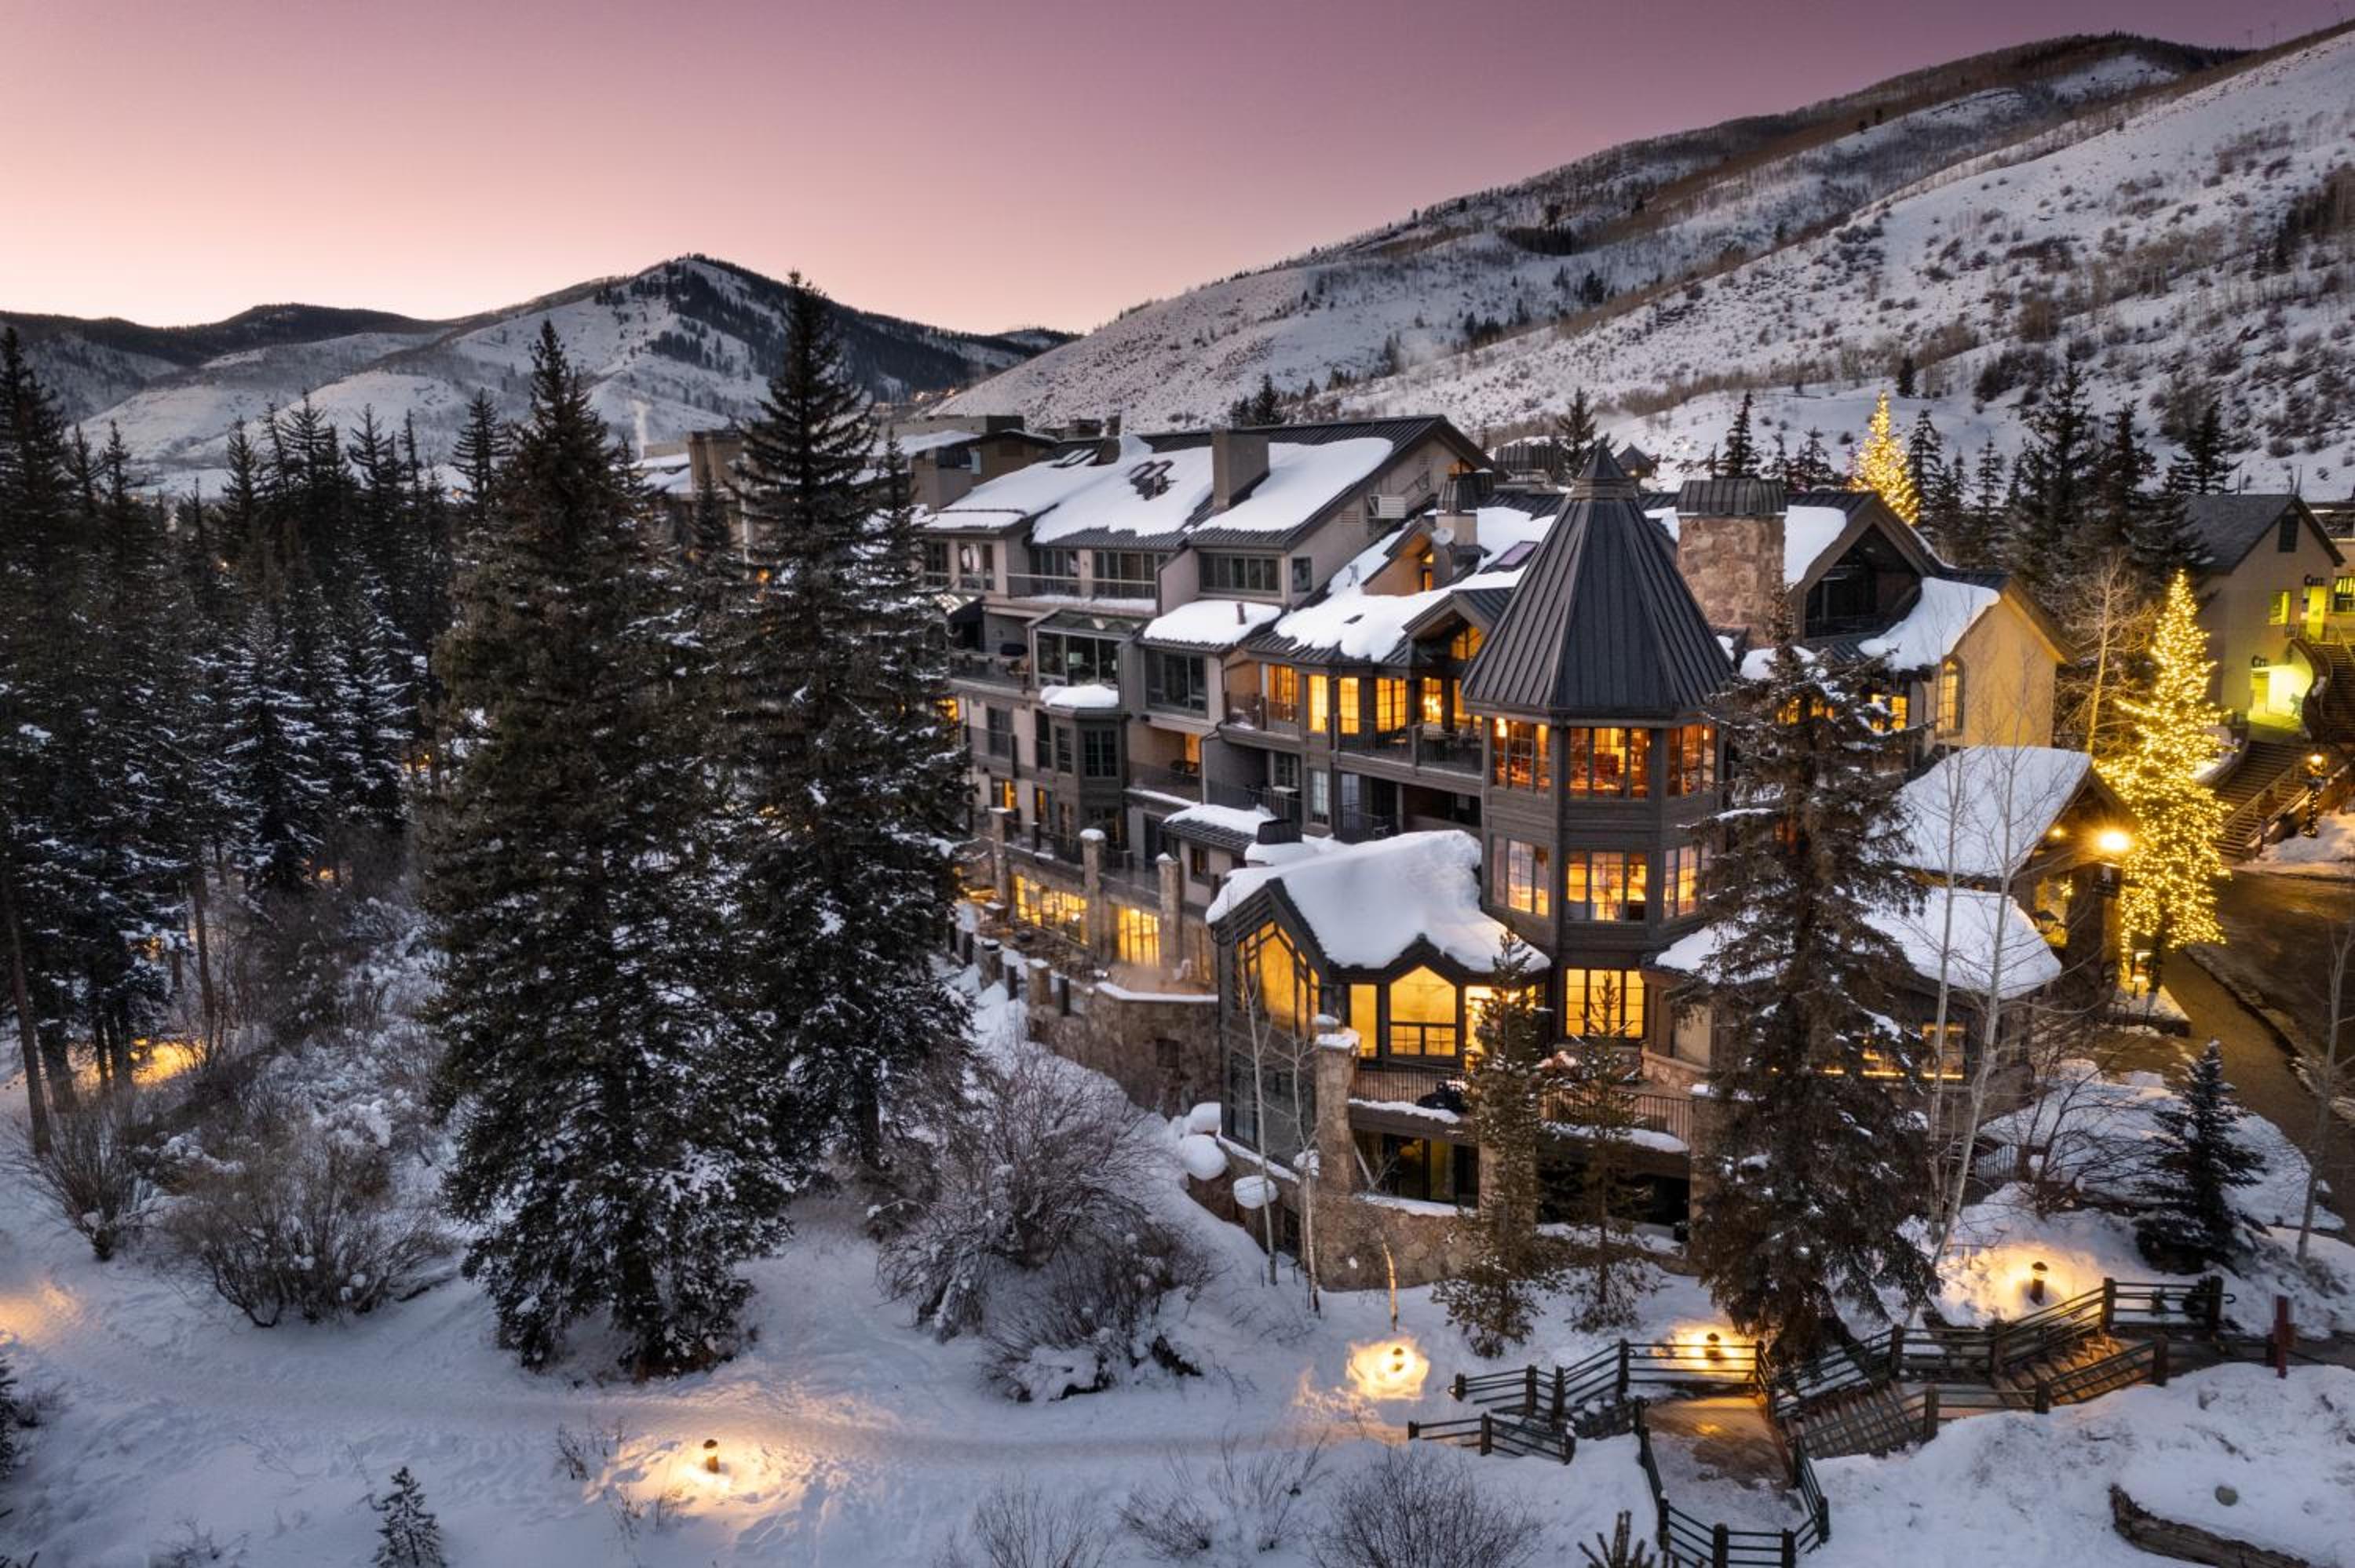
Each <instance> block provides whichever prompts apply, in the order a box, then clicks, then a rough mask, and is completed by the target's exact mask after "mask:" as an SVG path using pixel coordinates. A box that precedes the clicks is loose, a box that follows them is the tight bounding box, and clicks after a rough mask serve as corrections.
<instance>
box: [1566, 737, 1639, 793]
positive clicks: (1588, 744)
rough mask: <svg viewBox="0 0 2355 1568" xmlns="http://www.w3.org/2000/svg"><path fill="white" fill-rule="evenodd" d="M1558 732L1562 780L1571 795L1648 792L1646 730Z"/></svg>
mask: <svg viewBox="0 0 2355 1568" xmlns="http://www.w3.org/2000/svg"><path fill="white" fill-rule="evenodd" d="M1562 734H1563V736H1565V740H1564V743H1563V752H1562V757H1563V761H1562V768H1563V770H1564V771H1563V776H1562V783H1563V786H1564V788H1566V789H1569V790H1570V792H1571V793H1572V794H1573V795H1638V796H1640V795H1648V794H1650V793H1651V788H1652V784H1651V766H1652V763H1651V758H1652V732H1651V731H1650V730H1648V729H1618V728H1609V729H1583V728H1581V729H1569V730H1564V731H1563V732H1562Z"/></svg>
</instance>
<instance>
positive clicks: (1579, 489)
mask: <svg viewBox="0 0 2355 1568" xmlns="http://www.w3.org/2000/svg"><path fill="white" fill-rule="evenodd" d="M1635 494H1636V482H1635V481H1634V480H1632V479H1630V478H1628V477H1627V471H1626V470H1625V469H1624V468H1621V467H1620V466H1619V461H1618V460H1617V459H1616V458H1614V457H1613V456H1612V455H1611V448H1610V446H1609V445H1608V444H1607V443H1605V442H1603V441H1597V442H1595V443H1594V446H1593V450H1590V451H1589V452H1588V453H1587V454H1586V461H1584V462H1582V463H1581V464H1580V465H1579V469H1578V474H1577V476H1576V477H1575V478H1573V479H1572V481H1571V482H1570V498H1571V499H1572V501H1594V500H1600V499H1603V498H1604V497H1609V498H1611V499H1614V500H1633V499H1634V498H1635Z"/></svg>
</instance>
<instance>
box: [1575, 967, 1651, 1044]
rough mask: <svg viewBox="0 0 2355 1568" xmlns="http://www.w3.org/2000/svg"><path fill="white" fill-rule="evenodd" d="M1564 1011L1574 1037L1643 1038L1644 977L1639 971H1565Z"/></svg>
mask: <svg viewBox="0 0 2355 1568" xmlns="http://www.w3.org/2000/svg"><path fill="white" fill-rule="evenodd" d="M1561 1012H1562V1026H1563V1029H1564V1030H1565V1031H1566V1032H1567V1033H1571V1034H1574V1035H1605V1036H1608V1037H1610V1038H1612V1039H1614V1040H1636V1039H1641V1038H1642V1037H1643V1033H1644V976H1643V974H1642V972H1641V971H1640V970H1636V969H1565V970H1563V971H1562V977H1561Z"/></svg>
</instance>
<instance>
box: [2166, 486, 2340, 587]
mask: <svg viewBox="0 0 2355 1568" xmlns="http://www.w3.org/2000/svg"><path fill="white" fill-rule="evenodd" d="M2292 507H2295V508H2296V509H2297V512H2298V514H2299V520H2300V521H2301V522H2302V523H2304V524H2305V525H2306V526H2307V527H2309V528H2311V529H2313V530H2314V536H2315V537H2316V538H2318V539H2319V540H2321V541H2322V547H2323V548H2324V549H2326V550H2328V551H2329V552H2330V558H2331V559H2332V560H2334V561H2343V560H2344V559H2346V557H2345V556H2342V555H2341V554H2340V553H2339V546H2338V545H2337V544H2336V543H2334V542H2333V541H2332V539H2331V537H2330V535H2329V534H2328V533H2327V532H2326V531H2325V530H2324V528H2323V526H2322V524H2320V523H2319V522H2318V521H2316V519H2315V515H2314V514H2313V512H2312V511H2311V510H2309V509H2308V508H2307V504H2306V503H2305V502H2303V501H2301V500H2300V499H2298V498H2297V497H2296V496H2295V495H2282V494H2259V493H2244V494H2240V495H2187V496H2185V497H2184V498H2183V526H2184V531H2185V532H2186V533H2188V534H2189V535H2190V536H2191V538H2192V540H2193V541H2194V548H2195V550H2196V552H2197V553H2198V554H2199V555H2200V556H2204V557H2205V565H2203V566H2202V567H2201V568H2200V569H2201V570H2202V571H2204V572H2208V573H2211V574H2215V573H2221V572H2229V571H2232V569H2233V568H2234V567H2238V566H2239V565H2240V564H2241V563H2242V562H2243V561H2244V560H2246V559H2247V558H2248V556H2249V552H2250V551H2251V550H2254V549H2255V548H2256V547H2257V544H2258V542H2259V541H2260V540H2262V539H2264V538H2265V537H2266V536H2267V535H2270V534H2271V533H2272V532H2273V530H2274V528H2275V525H2276V524H2279V523H2280V522H2281V515H2282V514H2283V513H2285V512H2287V511H2289V510H2290V509H2291V508H2292Z"/></svg>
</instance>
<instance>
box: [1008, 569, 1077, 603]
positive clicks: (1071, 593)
mask: <svg viewBox="0 0 2355 1568" xmlns="http://www.w3.org/2000/svg"><path fill="white" fill-rule="evenodd" d="M1006 591H1007V594H1008V595H1009V596H1011V597H1012V598H1015V599H1078V598H1080V597H1081V594H1080V579H1079V578H1077V577H1032V576H1028V575H1026V574H1022V573H1016V574H1014V575H1013V576H1010V577H1007V579H1006Z"/></svg>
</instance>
